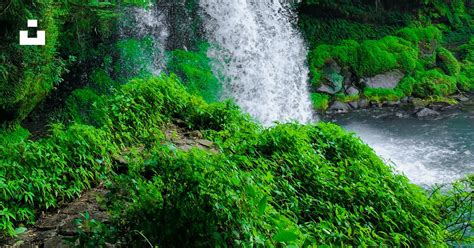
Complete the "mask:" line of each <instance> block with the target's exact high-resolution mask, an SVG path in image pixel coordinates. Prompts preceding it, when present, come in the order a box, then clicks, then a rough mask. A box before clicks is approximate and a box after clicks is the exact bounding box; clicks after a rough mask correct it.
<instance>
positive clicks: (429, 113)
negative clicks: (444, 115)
mask: <svg viewBox="0 0 474 248" xmlns="http://www.w3.org/2000/svg"><path fill="white" fill-rule="evenodd" d="M438 115H439V113H438V112H436V111H434V110H432V109H429V108H422V109H421V110H420V111H418V112H416V117H418V118H424V117H434V116H438Z"/></svg>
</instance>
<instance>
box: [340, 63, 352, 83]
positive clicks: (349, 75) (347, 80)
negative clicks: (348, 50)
mask: <svg viewBox="0 0 474 248" xmlns="http://www.w3.org/2000/svg"><path fill="white" fill-rule="evenodd" d="M341 74H342V76H343V77H344V85H346V86H350V85H351V84H352V73H351V71H350V70H349V67H347V66H345V67H344V68H342V71H341Z"/></svg>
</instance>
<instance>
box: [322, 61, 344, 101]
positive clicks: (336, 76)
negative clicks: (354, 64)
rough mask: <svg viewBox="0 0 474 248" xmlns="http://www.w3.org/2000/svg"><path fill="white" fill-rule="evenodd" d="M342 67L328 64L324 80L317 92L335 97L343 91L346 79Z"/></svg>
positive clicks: (333, 62)
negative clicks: (342, 73)
mask: <svg viewBox="0 0 474 248" xmlns="http://www.w3.org/2000/svg"><path fill="white" fill-rule="evenodd" d="M341 70H342V69H341V67H340V66H339V65H338V64H337V63H336V62H335V61H330V62H328V63H327V64H326V65H325V66H324V68H323V80H322V82H321V85H320V86H319V87H318V88H317V89H316V91H317V92H320V93H326V94H330V95H334V94H336V93H338V92H340V91H341V90H342V89H343V84H344V77H343V76H342V75H341Z"/></svg>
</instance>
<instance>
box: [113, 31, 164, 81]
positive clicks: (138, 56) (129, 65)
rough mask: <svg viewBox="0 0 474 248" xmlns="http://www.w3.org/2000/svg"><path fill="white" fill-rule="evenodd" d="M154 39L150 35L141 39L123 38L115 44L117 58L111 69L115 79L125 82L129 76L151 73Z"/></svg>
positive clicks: (143, 75) (142, 75) (141, 75)
mask: <svg viewBox="0 0 474 248" xmlns="http://www.w3.org/2000/svg"><path fill="white" fill-rule="evenodd" d="M154 42H155V41H154V40H153V39H152V38H151V37H145V38H143V39H140V40H137V39H133V38H132V39H125V40H121V41H119V42H117V43H116V44H115V49H116V52H117V54H118V58H119V59H118V60H117V61H115V63H114V66H113V69H114V72H115V74H116V75H117V81H119V82H122V83H125V82H127V81H128V80H130V79H131V78H135V77H145V76H149V75H152V73H153V66H154V57H153V54H154V53H155V52H156V51H155V49H156V48H155V45H154Z"/></svg>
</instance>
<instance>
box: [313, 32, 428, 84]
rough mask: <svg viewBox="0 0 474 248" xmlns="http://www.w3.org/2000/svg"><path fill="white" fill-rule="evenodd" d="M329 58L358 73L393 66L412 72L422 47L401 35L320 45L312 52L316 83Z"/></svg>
mask: <svg viewBox="0 0 474 248" xmlns="http://www.w3.org/2000/svg"><path fill="white" fill-rule="evenodd" d="M330 60H334V61H337V62H338V64H339V65H341V66H349V67H350V68H351V69H352V70H353V71H354V72H355V73H356V75H357V76H358V77H368V76H374V75H376V74H379V73H383V72H386V71H390V70H393V69H401V70H403V71H404V72H406V73H411V72H413V71H414V70H415V68H416V67H417V65H418V60H419V51H418V50H417V49H416V48H414V47H413V45H412V44H411V43H410V42H408V41H406V40H404V39H402V38H399V37H395V36H387V37H385V38H383V39H380V40H366V41H364V42H362V43H360V44H359V43H357V42H356V41H351V40H347V41H343V42H341V43H340V44H339V45H319V46H317V47H316V48H315V49H313V50H312V51H311V52H310V54H309V64H310V72H311V75H312V83H313V85H318V82H319V80H320V73H321V69H322V68H323V66H324V65H325V64H326V63H327V62H328V61H330Z"/></svg>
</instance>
